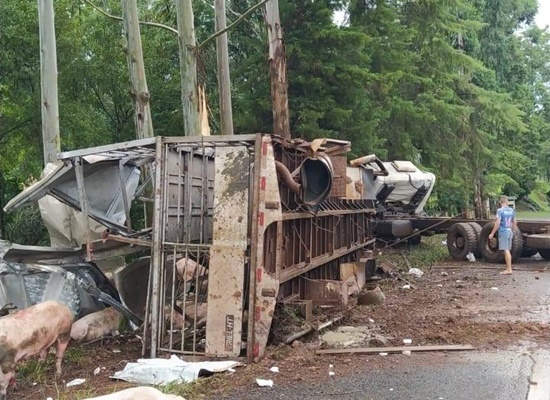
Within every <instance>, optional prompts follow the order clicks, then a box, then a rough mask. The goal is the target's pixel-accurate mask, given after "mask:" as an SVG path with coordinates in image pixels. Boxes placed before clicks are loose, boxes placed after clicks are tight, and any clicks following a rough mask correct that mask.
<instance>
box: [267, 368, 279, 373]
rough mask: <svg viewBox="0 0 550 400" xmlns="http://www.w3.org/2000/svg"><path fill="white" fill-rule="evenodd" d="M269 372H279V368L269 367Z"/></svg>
mask: <svg viewBox="0 0 550 400" xmlns="http://www.w3.org/2000/svg"><path fill="white" fill-rule="evenodd" d="M269 370H270V371H271V372H279V367H271V368H269Z"/></svg>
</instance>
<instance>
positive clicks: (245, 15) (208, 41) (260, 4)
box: [85, 0, 269, 49]
mask: <svg viewBox="0 0 550 400" xmlns="http://www.w3.org/2000/svg"><path fill="white" fill-rule="evenodd" d="M85 1H87V0H85ZM268 1H269V0H262V1H260V2H259V3H258V4H256V5H254V6H252V7H250V8H249V9H248V10H246V12H245V13H243V15H241V16H240V17H239V18H237V19H236V20H235V21H234V22H232V23H231V24H229V25H227V27H226V28H225V29H222V30H221V31H218V32H216V33H214V34H213V35H212V36H210V37H209V38H208V39H206V40H205V41H204V42H202V43H201V44H199V45H198V46H197V47H196V48H197V49H201V48H203V47H204V46H206V45H207V44H208V43H210V42H211V41H212V40H214V39H216V38H217V37H218V36H220V35H223V34H224V33H225V32H227V31H230V30H231V29H233V28H234V27H235V26H237V24H239V23H241V22H242V20H243V19H245V18H246V17H248V16H249V15H250V14H252V13H253V12H254V11H256V9H258V8H260V7H261V6H263V5H264V4H265V3H267V2H268Z"/></svg>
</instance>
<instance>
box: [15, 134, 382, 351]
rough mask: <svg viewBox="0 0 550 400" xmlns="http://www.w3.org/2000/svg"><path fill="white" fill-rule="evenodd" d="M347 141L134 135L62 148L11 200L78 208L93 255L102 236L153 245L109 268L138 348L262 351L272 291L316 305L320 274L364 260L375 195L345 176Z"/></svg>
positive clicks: (332, 275)
mask: <svg viewBox="0 0 550 400" xmlns="http://www.w3.org/2000/svg"><path fill="white" fill-rule="evenodd" d="M349 150H350V143H349V142H347V141H338V140H332V139H317V140H314V141H312V142H307V141H304V140H300V139H294V140H284V139H282V138H280V137H278V136H275V135H268V134H254V135H234V136H204V137H165V136H163V137H155V138H150V139H141V140H135V141H130V142H124V143H118V144H113V145H107V146H100V147H95V148H89V149H82V150H76V151H71V152H66V153H61V154H60V155H59V159H60V160H61V165H60V166H59V167H57V169H56V170H55V171H54V172H53V173H51V174H50V175H48V176H46V177H45V178H44V179H43V180H42V181H41V182H39V183H38V184H37V185H33V186H32V187H31V188H29V189H28V190H26V191H25V193H22V194H21V196H18V198H17V199H14V203H17V204H18V205H20V204H21V203H24V202H26V201H32V200H37V199H39V198H41V197H43V196H45V195H46V194H49V195H51V196H53V197H54V198H55V199H57V200H59V201H61V202H63V203H65V204H67V205H69V206H70V207H72V208H74V209H76V210H78V211H79V212H81V213H82V214H83V215H84V217H85V218H84V219H82V220H80V221H85V225H86V227H85V228H86V229H84V228H82V227H81V228H82V229H81V231H82V232H84V231H85V232H86V234H85V235H84V236H85V237H84V239H83V240H84V241H85V249H86V259H87V260H88V261H91V260H94V258H95V257H96V254H100V250H101V249H102V248H104V247H105V246H106V244H107V245H108V244H109V243H119V244H120V243H122V244H124V245H125V246H126V247H130V248H134V249H137V250H141V251H143V250H144V249H145V251H147V252H148V254H146V256H144V257H141V258H139V259H137V260H133V261H132V262H131V263H129V264H128V265H126V266H124V267H122V268H120V269H119V270H118V271H116V273H115V274H114V279H115V281H116V283H117V288H118V290H119V292H120V295H121V298H122V300H123V301H124V302H125V304H126V305H127V306H128V307H129V309H131V311H132V312H133V313H134V314H135V315H136V316H138V317H139V318H140V321H141V322H143V341H144V354H145V353H148V354H149V355H150V356H151V357H156V356H157V355H158V354H159V353H161V352H168V353H174V354H183V355H192V356H200V355H204V356H214V357H236V356H242V355H246V357H247V358H248V359H249V360H256V359H258V358H260V357H262V355H263V354H264V352H265V350H266V346H267V342H268V336H269V333H270V329H271V325H272V320H273V317H274V313H275V308H276V305H277V304H278V303H285V304H289V303H298V304H302V305H305V308H306V309H309V310H311V306H312V305H315V304H316V303H317V301H318V300H319V298H318V297H319V292H320V291H321V292H322V291H323V290H322V288H323V285H324V283H326V282H344V281H345V280H346V276H345V275H346V274H343V272H342V268H341V267H342V265H350V264H354V263H355V264H363V266H364V264H365V262H366V261H368V260H371V257H370V255H369V254H372V253H369V252H368V251H365V249H367V248H368V247H369V246H370V245H371V244H373V242H374V239H373V234H372V233H373V228H374V225H375V223H373V220H374V219H375V199H374V198H372V196H371V194H370V192H369V188H366V187H363V186H362V185H361V184H360V183H359V182H358V181H354V180H353V179H351V178H350V177H349V176H348V174H347V168H348V167H347V159H346V153H347V152H349ZM357 173H359V174H367V175H368V174H370V173H371V172H370V171H369V170H368V169H364V170H363V169H361V171H360V172H357ZM357 173H355V175H357ZM355 175H354V176H355ZM365 182H366V180H365ZM350 187H351V188H352V189H353V190H355V192H356V193H355V195H354V196H349V195H348V194H347V193H348V189H349V188H350ZM138 201H142V202H143V203H144V204H145V209H146V210H148V213H146V214H147V215H148V217H149V220H150V223H149V224H148V226H146V227H145V228H144V229H136V227H134V226H132V224H131V207H132V206H133V205H134V204H135V203H136V202H138ZM86 217H89V218H86ZM95 223H98V224H100V225H101V226H102V227H103V228H102V229H95V230H94V229H92V228H96V225H95ZM92 224H94V226H93V227H92ZM105 228H107V229H105ZM111 247H113V246H111ZM116 249H117V251H118V254H127V253H129V252H131V251H129V250H128V249H125V248H123V247H120V246H118V245H117V246H116ZM319 288H321V289H319ZM341 289H342V290H344V291H345V290H346V285H345V284H344V283H343V284H342V286H341Z"/></svg>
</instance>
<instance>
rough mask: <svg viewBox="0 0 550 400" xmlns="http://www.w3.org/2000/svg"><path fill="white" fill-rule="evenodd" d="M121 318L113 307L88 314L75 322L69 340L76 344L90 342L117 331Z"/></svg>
mask: <svg viewBox="0 0 550 400" xmlns="http://www.w3.org/2000/svg"><path fill="white" fill-rule="evenodd" d="M123 318H124V317H123V316H122V314H121V313H119V312H118V311H117V310H115V309H114V308H113V307H109V308H105V309H104V310H101V311H96V312H94V313H91V314H88V315H86V316H85V317H83V318H81V319H79V320H78V321H75V323H74V324H73V326H72V328H71V339H73V340H75V341H77V342H90V341H93V340H97V339H101V338H102V337H105V336H108V335H110V334H112V333H113V332H115V331H118V329H119V327H120V324H121V323H122V320H123Z"/></svg>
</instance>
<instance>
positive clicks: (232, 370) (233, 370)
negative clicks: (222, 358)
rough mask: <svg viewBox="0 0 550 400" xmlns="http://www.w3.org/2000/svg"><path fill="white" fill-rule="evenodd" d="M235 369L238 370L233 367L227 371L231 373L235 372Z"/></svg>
mask: <svg viewBox="0 0 550 400" xmlns="http://www.w3.org/2000/svg"><path fill="white" fill-rule="evenodd" d="M235 371H236V370H235V369H233V368H227V372H231V373H233V372H235Z"/></svg>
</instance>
